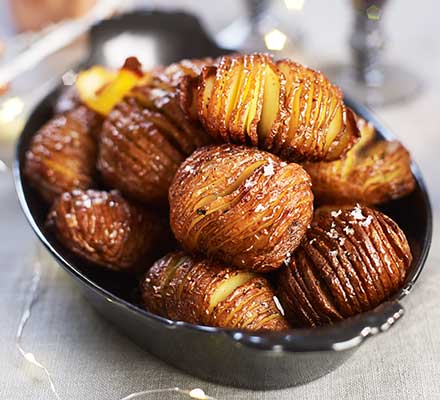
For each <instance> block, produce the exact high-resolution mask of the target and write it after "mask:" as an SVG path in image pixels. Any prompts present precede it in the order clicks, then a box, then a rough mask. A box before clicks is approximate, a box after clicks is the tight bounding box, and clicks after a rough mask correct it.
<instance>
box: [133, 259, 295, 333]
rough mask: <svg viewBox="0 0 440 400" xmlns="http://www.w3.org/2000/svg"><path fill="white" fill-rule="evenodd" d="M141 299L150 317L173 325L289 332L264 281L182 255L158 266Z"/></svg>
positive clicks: (145, 281)
mask: <svg viewBox="0 0 440 400" xmlns="http://www.w3.org/2000/svg"><path fill="white" fill-rule="evenodd" d="M141 293H142V300H143V303H144V306H145V308H146V309H147V310H148V311H150V312H153V313H155V314H158V315H161V316H163V317H166V318H170V319H173V320H179V321H185V322H189V323H193V324H199V325H208V326H217V327H222V328H237V329H246V330H252V331H261V330H273V331H278V330H283V329H288V328H289V327H288V324H287V322H286V320H285V319H284V317H283V315H282V313H284V310H282V308H281V307H280V305H279V302H278V301H277V299H276V297H275V295H274V292H273V290H272V288H271V287H270V285H269V282H268V281H267V280H266V279H265V278H263V277H261V276H258V275H256V274H254V273H251V272H245V271H240V270H236V269H233V268H230V267H225V266H223V265H219V264H216V263H214V262H211V261H206V260H205V261H203V260H198V259H194V258H191V257H190V256H188V255H186V254H185V253H183V252H174V253H170V254H168V255H167V256H165V257H163V258H162V259H160V260H158V261H157V262H156V263H155V264H154V265H153V266H152V267H151V269H150V270H149V271H148V272H147V274H146V276H145V278H144V279H143V281H142V283H141Z"/></svg>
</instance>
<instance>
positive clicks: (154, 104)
mask: <svg viewBox="0 0 440 400" xmlns="http://www.w3.org/2000/svg"><path fill="white" fill-rule="evenodd" d="M158 76H159V77H160V76H161V75H158ZM158 76H156V77H155V78H153V81H152V83H149V84H147V85H142V86H139V87H136V88H134V89H133V90H132V92H131V94H130V95H129V96H127V97H126V98H125V99H124V100H123V101H122V102H120V103H119V104H118V105H117V106H116V107H115V108H114V109H113V110H112V112H111V113H110V115H109V116H108V117H107V119H106V121H105V123H104V125H103V129H102V134H101V137H100V142H99V156H98V169H99V170H100V172H101V174H102V176H103V178H104V180H105V182H106V183H107V184H108V185H110V186H112V187H115V188H116V189H118V190H120V191H121V192H122V193H124V194H125V195H126V196H128V197H131V198H133V199H136V200H139V201H142V202H148V203H150V204H157V205H164V204H166V201H167V197H168V188H169V186H170V184H171V180H172V177H173V176H174V174H175V172H176V171H177V168H178V166H179V165H180V164H181V163H182V162H183V160H184V159H185V158H186V157H187V156H188V155H190V154H191V153H192V152H193V151H194V150H195V149H196V148H198V147H201V146H204V145H206V144H208V143H210V142H211V139H210V137H209V136H208V135H207V134H206V133H205V132H204V131H203V130H202V129H201V127H200V125H199V124H198V123H196V122H194V121H190V119H189V118H188V117H187V116H186V114H185V113H184V112H183V110H182V109H181V107H180V104H179V101H178V94H177V92H176V90H177V88H175V87H174V86H172V85H171V83H173V84H174V83H175V81H174V80H173V81H167V82H161V81H159V78H158ZM170 79H171V78H170ZM174 79H175V80H176V79H177V78H176V77H175V78H174ZM170 82H171V83H170Z"/></svg>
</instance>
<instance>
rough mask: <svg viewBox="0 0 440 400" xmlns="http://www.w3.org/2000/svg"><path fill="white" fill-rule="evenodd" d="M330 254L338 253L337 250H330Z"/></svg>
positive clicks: (335, 254) (333, 255)
mask: <svg viewBox="0 0 440 400" xmlns="http://www.w3.org/2000/svg"><path fill="white" fill-rule="evenodd" d="M330 255H331V256H332V257H336V256H337V255H338V250H330Z"/></svg>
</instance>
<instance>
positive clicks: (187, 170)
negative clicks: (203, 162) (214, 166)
mask: <svg viewBox="0 0 440 400" xmlns="http://www.w3.org/2000/svg"><path fill="white" fill-rule="evenodd" d="M183 170H184V171H185V172H189V173H190V174H192V173H193V172H194V168H193V167H191V165H186V166H185V168H184V169H183Z"/></svg>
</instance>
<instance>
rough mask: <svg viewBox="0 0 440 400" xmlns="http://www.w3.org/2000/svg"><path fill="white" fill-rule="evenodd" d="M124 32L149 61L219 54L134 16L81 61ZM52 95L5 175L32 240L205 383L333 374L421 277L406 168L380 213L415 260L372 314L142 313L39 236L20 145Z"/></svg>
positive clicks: (171, 18)
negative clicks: (151, 52)
mask: <svg viewBox="0 0 440 400" xmlns="http://www.w3.org/2000/svg"><path fill="white" fill-rule="evenodd" d="M123 31H131V32H132V31H136V32H137V34H142V35H144V36H146V37H148V38H149V39H148V40H153V41H154V40H156V41H157V42H158V43H160V45H159V46H156V48H157V49H158V51H159V52H158V54H157V55H156V61H157V62H158V63H170V62H173V61H176V60H178V59H180V58H182V57H201V56H216V55H218V54H220V53H224V52H225V51H224V50H222V49H219V48H218V47H216V46H215V45H214V43H213V42H212V41H211V40H210V39H209V38H208V37H207V36H206V34H205V33H204V31H203V29H202V28H201V26H200V24H199V23H198V21H197V20H196V19H195V18H194V17H192V16H189V15H186V14H181V13H162V12H142V13H134V14H128V15H124V16H121V17H118V18H117V19H115V20H110V21H106V22H104V23H102V24H100V25H99V26H97V27H95V28H93V29H92V44H93V46H92V51H91V57H90V58H89V59H88V60H87V61H86V62H85V64H91V63H102V62H104V63H105V60H102V59H100V58H99V55H100V54H101V53H100V51H99V49H100V48H101V46H102V44H103V43H104V42H105V41H107V40H109V39H110V38H111V37H113V36H115V35H116V34H118V33H120V32H123ZM164 38H165V39H164ZM188 46H189V47H188ZM58 91H59V88H58V89H56V90H55V91H54V92H52V93H50V94H49V95H48V96H47V97H46V98H45V99H44V100H43V101H42V102H41V103H40V104H39V105H38V106H37V107H36V109H35V110H34V111H33V113H32V114H31V116H30V118H29V120H28V122H27V124H26V126H25V128H24V130H23V133H22V135H21V137H20V139H19V141H18V144H17V154H16V159H15V164H14V176H15V184H16V188H17V193H18V197H19V200H20V203H21V206H22V208H23V210H24V213H25V215H26V217H27V219H28V221H29V223H30V224H31V226H32V228H33V230H34V231H35V233H36V235H37V236H38V238H39V239H40V240H41V242H42V243H43V244H44V245H45V246H46V248H47V249H48V250H49V252H50V253H51V254H52V256H53V257H54V258H55V259H56V260H57V262H58V263H59V264H60V265H61V266H62V267H63V268H64V269H65V270H66V271H67V272H68V273H69V274H70V275H71V276H73V277H74V278H75V282H76V283H77V285H78V287H79V288H80V290H81V291H82V292H83V294H84V295H85V296H86V297H87V298H88V300H89V301H90V303H91V304H92V305H93V306H94V307H95V308H96V310H97V311H98V312H99V313H100V314H101V315H102V316H104V318H106V319H107V320H109V321H111V322H112V323H114V325H115V326H116V327H117V328H118V329H120V330H121V331H122V332H124V333H125V334H126V335H127V336H128V337H130V338H131V339H132V340H133V341H135V342H136V343H137V344H139V345H140V346H141V347H142V348H143V349H145V350H147V351H148V352H149V353H151V354H154V355H155V356H157V357H158V358H160V359H162V360H164V361H166V362H167V363H169V364H172V365H174V366H175V367H177V368H179V369H181V370H183V371H186V372H188V373H189V374H192V375H196V376H199V377H201V378H203V379H207V380H210V381H215V382H219V383H223V384H227V385H232V386H239V387H246V388H252V389H274V388H283V387H287V386H294V385H298V384H301V383H305V382H308V381H311V380H313V379H316V378H318V377H320V376H322V375H324V374H326V373H328V372H330V371H332V370H333V369H335V368H336V367H338V366H339V365H340V364H342V363H343V362H344V361H345V360H346V359H347V358H348V357H350V356H351V355H352V354H353V353H354V352H355V351H356V349H357V348H358V347H359V346H360V345H361V344H362V343H363V342H365V340H366V339H367V338H369V337H372V336H374V335H376V334H378V333H380V332H383V331H386V330H388V329H389V328H390V327H392V326H393V325H394V323H395V322H396V321H397V320H398V319H399V318H400V317H401V316H402V315H403V307H402V305H401V304H400V302H399V300H400V299H401V298H403V297H404V296H406V295H407V294H408V293H409V292H410V291H411V289H412V287H413V285H414V283H415V282H416V280H417V278H418V276H419V274H420V272H421V271H422V268H423V265H424V262H425V259H426V257H427V254H428V250H429V246H430V242H431V231H432V216H431V206H430V202H429V197H428V194H427V191H426V187H425V184H424V182H423V178H422V175H421V173H420V171H419V169H418V168H417V166H416V165H415V164H414V163H413V165H412V170H413V173H414V176H415V178H416V180H417V186H416V189H415V191H414V192H413V193H412V194H411V195H409V196H407V197H405V198H402V199H400V200H397V201H393V202H390V203H388V204H386V205H384V206H383V207H381V208H382V210H383V211H384V212H385V213H386V214H388V215H390V216H391V217H392V218H393V219H394V220H395V221H397V222H398V224H399V225H400V226H401V227H402V229H403V230H404V231H405V233H406V235H407V237H408V241H409V243H410V246H411V250H412V253H413V257H414V260H413V262H412V265H411V269H410V273H409V275H408V278H407V280H406V283H405V286H404V288H403V289H402V290H400V292H399V293H398V294H397V295H396V296H395V297H394V298H393V299H391V300H390V301H387V302H385V303H384V304H382V305H380V306H379V307H377V308H376V309H374V310H373V311H371V312H367V313H364V314H361V315H358V316H356V317H353V318H350V319H347V320H345V321H343V322H340V323H336V324H334V325H332V326H328V327H324V328H317V329H301V330H299V329H297V330H292V331H288V332H282V333H248V332H243V331H237V330H227V329H219V328H211V327H206V326H197V325H191V324H187V323H184V322H176V321H170V320H167V319H165V318H162V317H159V316H157V315H154V314H151V313H149V312H147V311H145V310H143V309H142V308H140V307H139V306H138V305H136V302H135V301H133V299H134V297H133V287H135V283H134V282H133V281H132V280H131V278H129V277H125V276H122V277H121V276H120V275H115V274H114V273H112V272H107V271H102V270H101V269H99V268H96V267H95V266H94V265H92V264H90V263H87V262H85V261H84V260H81V259H79V258H78V257H76V256H75V255H73V254H72V253H70V252H69V251H68V250H66V249H65V248H64V247H63V246H61V245H60V244H59V243H58V242H57V241H56V239H55V237H54V236H53V235H52V234H50V233H48V232H47V231H45V229H44V220H45V216H46V213H47V207H46V206H45V205H44V202H43V201H42V199H41V198H40V197H39V196H38V194H37V193H36V192H35V191H34V190H33V189H32V188H31V187H30V186H29V184H28V182H27V180H26V178H25V177H24V176H23V162H24V158H25V152H26V150H27V149H28V146H29V142H30V140H31V138H32V136H33V135H34V133H35V132H36V131H37V130H38V128H39V127H40V126H41V125H42V124H43V123H45V122H46V121H47V120H48V119H49V118H50V117H51V115H52V106H53V102H54V99H56V97H57V93H58ZM347 103H348V104H349V105H350V106H351V107H352V108H353V109H354V111H355V112H356V113H358V114H359V115H361V116H362V117H364V118H365V119H367V120H369V121H371V122H372V123H373V124H374V125H375V127H376V129H377V132H378V134H379V135H380V136H381V137H384V138H386V139H392V138H393V135H392V134H391V133H390V132H389V131H388V130H387V129H386V128H385V127H384V126H383V125H381V124H380V122H378V121H377V119H376V118H375V117H374V116H373V115H372V114H371V113H370V112H369V111H368V110H367V109H366V108H364V107H362V106H360V105H359V104H357V103H354V102H352V101H350V100H347Z"/></svg>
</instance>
